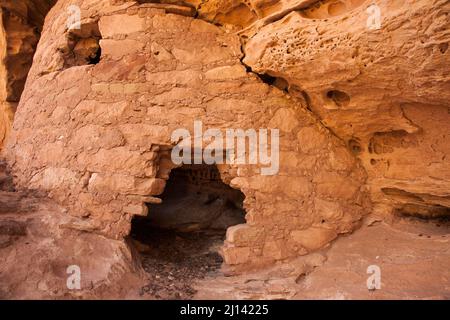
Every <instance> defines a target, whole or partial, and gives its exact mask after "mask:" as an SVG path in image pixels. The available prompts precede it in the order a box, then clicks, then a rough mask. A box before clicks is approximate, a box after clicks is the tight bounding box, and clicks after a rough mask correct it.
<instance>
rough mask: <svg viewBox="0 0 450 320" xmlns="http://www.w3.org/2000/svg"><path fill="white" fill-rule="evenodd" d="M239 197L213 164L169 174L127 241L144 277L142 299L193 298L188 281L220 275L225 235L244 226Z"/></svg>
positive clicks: (136, 218)
mask: <svg viewBox="0 0 450 320" xmlns="http://www.w3.org/2000/svg"><path fill="white" fill-rule="evenodd" d="M244 198H245V196H244V194H243V193H242V192H241V191H239V190H235V189H232V188H231V187H229V186H228V185H227V184H225V183H224V182H223V181H222V180H221V176H220V172H219V170H218V169H217V167H216V166H215V165H206V164H202V165H184V166H182V167H180V168H177V169H174V170H172V172H171V173H170V177H169V180H168V182H167V185H166V188H165V191H164V193H163V194H162V196H161V199H162V204H160V205H152V206H151V207H150V208H149V214H148V216H147V217H135V218H134V219H133V221H132V229H131V238H132V239H133V241H134V243H135V244H136V247H137V249H138V251H139V252H140V253H141V258H142V263H143V267H144V270H145V271H147V273H148V276H149V282H148V284H146V285H145V286H143V288H142V290H141V295H146V296H150V297H151V298H156V299H190V298H192V296H193V295H194V294H195V290H194V288H193V286H192V284H193V282H195V281H196V280H200V279H203V278H205V277H207V276H214V274H217V273H218V272H219V269H220V267H221V265H222V262H223V261H222V257H221V256H220V254H219V251H220V248H221V247H222V245H223V241H224V240H225V235H226V230H227V229H228V228H229V227H231V226H233V225H237V224H242V223H245V222H246V221H245V210H244V208H243V202H244Z"/></svg>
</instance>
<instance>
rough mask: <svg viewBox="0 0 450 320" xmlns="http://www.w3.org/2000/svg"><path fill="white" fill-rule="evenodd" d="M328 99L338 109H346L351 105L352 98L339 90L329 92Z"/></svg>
mask: <svg viewBox="0 0 450 320" xmlns="http://www.w3.org/2000/svg"><path fill="white" fill-rule="evenodd" d="M327 98H328V99H330V100H332V101H333V102H334V104H335V105H336V106H338V107H345V106H347V105H348V104H349V103H350V96H349V95H348V94H347V93H345V92H343V91H339V90H330V91H328V92H327Z"/></svg>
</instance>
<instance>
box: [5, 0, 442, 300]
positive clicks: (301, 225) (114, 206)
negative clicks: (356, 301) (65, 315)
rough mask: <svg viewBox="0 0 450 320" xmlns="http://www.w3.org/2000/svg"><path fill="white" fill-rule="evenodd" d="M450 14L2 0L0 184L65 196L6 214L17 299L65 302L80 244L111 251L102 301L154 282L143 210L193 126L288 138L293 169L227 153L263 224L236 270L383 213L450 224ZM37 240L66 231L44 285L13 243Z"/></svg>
mask: <svg viewBox="0 0 450 320" xmlns="http://www.w3.org/2000/svg"><path fill="white" fill-rule="evenodd" d="M71 5H75V6H77V7H79V9H80V13H81V21H80V28H79V29H77V28H69V26H68V24H67V21H68V19H70V14H71V11H70V10H69V6H71ZM449 11H450V1H448V0H419V1H413V0H399V1H388V0H379V1H377V2H376V5H375V6H374V5H373V2H372V1H364V0H324V1H315V0H226V1H220V0H204V1H200V0H186V1H181V0H180V1H177V0H161V1H146V0H140V1H126V0H70V1H69V0H58V1H50V0H48V1H44V0H41V1H32V0H27V1H22V2H20V3H11V2H10V1H1V0H0V18H1V19H0V48H1V51H0V59H1V61H2V62H1V63H0V106H1V107H0V148H2V157H4V158H5V159H6V160H5V161H6V162H5V163H4V164H0V187H1V188H3V189H4V190H8V191H9V192H12V191H16V193H14V192H13V193H8V194H6V195H5V197H12V198H11V199H15V198H14V197H19V198H21V200H20V201H19V202H18V203H22V201H25V203H28V202H26V201H28V200H27V199H30V200H29V201H31V202H32V203H36V205H38V206H40V205H42V204H49V205H50V204H51V206H52V209H51V210H49V211H48V212H47V213H45V214H44V213H43V211H45V210H42V208H41V207H39V208H40V209H32V208H28V207H25V208H24V209H23V210H22V211H32V212H33V211H36V210H37V211H38V212H39V213H36V214H31V218H29V219H28V218H25V217H26V215H22V213H21V212H22V211H20V210H19V211H20V212H19V211H17V210H16V209H14V208H16V207H17V206H13V207H12V208H13V209H14V210H13V209H11V208H10V209H8V210H6V209H5V210H4V211H5V212H7V218H8V219H3V217H2V218H1V219H0V227H1V225H2V224H5V225H6V226H7V227H5V228H6V229H7V230H10V229H11V228H9V227H8V226H9V224H15V223H18V226H19V227H18V228H12V230H16V229H17V232H13V234H5V235H2V234H0V236H1V237H3V236H5V237H3V238H2V240H1V241H2V243H3V244H4V245H1V248H0V252H1V253H2V254H3V253H4V254H5V256H7V257H8V260H7V263H5V264H4V266H3V268H4V269H3V270H4V271H3V273H1V274H0V275H1V277H3V278H2V279H3V280H4V283H5V284H6V285H5V286H4V287H0V296H1V295H2V294H3V295H5V296H6V292H8V291H9V290H12V289H11V288H15V289H14V290H15V291H14V290H12V291H11V292H14V293H12V294H11V296H21V295H23V296H24V297H39V295H40V294H41V295H42V297H50V296H64V294H65V293H64V288H63V287H58V285H56V284H55V281H56V282H57V281H59V280H55V274H56V275H57V274H58V272H61V270H62V269H61V268H62V267H61V266H62V265H64V264H66V262H68V261H66V260H64V259H62V258H61V256H62V255H67V254H69V255H70V254H71V253H73V252H79V256H77V255H76V254H74V259H75V260H77V259H79V260H83V261H85V260H86V259H90V258H91V257H92V256H93V255H94V253H95V252H98V251H102V254H103V255H104V256H101V257H96V258H94V259H93V260H94V261H92V265H90V264H89V266H88V267H86V265H84V266H85V268H88V269H89V270H90V274H91V278H92V279H94V280H92V283H93V284H92V286H91V288H90V289H86V291H83V292H84V293H86V296H89V294H91V296H94V297H101V296H102V283H104V282H106V283H108V282H111V281H115V282H119V283H122V282H121V281H125V282H124V283H126V279H127V277H126V273H129V272H130V270H132V272H135V273H136V274H135V275H136V277H134V276H133V277H132V278H133V281H134V280H136V279H137V278H139V277H142V275H141V274H139V272H140V270H141V269H140V267H139V265H138V264H136V263H137V258H135V256H134V254H132V252H133V250H134V249H133V246H130V245H128V244H127V243H126V242H125V240H126V239H127V237H128V236H129V235H130V229H131V221H132V219H133V217H135V216H145V215H147V214H151V212H152V206H155V205H157V204H158V203H160V202H161V200H160V199H159V198H158V196H160V195H161V194H162V193H163V191H164V188H165V186H166V183H167V180H168V179H169V176H170V172H171V170H172V169H174V168H176V165H174V164H173V163H172V162H171V161H170V152H171V149H172V148H173V147H174V146H175V144H176V142H174V141H171V134H172V133H173V132H174V131H175V130H177V129H180V128H186V129H188V130H190V131H193V126H194V122H195V121H201V122H202V124H203V130H204V131H206V130H207V129H216V128H217V129H220V130H222V131H223V132H225V130H226V129H243V130H248V129H256V130H258V129H261V128H267V129H278V130H279V131H280V161H279V163H280V167H279V171H278V173H277V174H276V175H269V176H267V175H262V174H261V172H262V170H263V169H264V166H263V165H262V164H258V165H244V164H236V163H235V164H220V165H218V170H219V172H220V177H221V180H222V181H223V182H224V183H225V184H227V185H229V186H231V187H233V188H235V189H238V190H240V191H241V192H242V193H243V194H244V195H245V201H244V208H245V211H246V223H245V224H240V225H237V226H233V227H230V228H229V229H228V231H227V235H226V240H225V243H224V246H223V247H222V249H221V252H222V255H223V258H224V263H225V266H226V267H227V268H228V269H227V270H229V271H233V272H248V270H250V269H254V268H261V267H270V266H272V267H273V265H275V263H286V262H289V261H293V260H295V259H297V258H298V257H299V256H304V255H308V254H309V256H311V254H312V253H313V252H315V251H317V250H320V249H322V248H324V247H327V246H328V245H329V244H330V243H331V242H332V241H334V240H335V239H337V238H338V237H339V235H342V234H349V233H351V232H353V231H355V230H356V229H358V228H359V227H360V226H361V222H362V220H363V218H364V217H365V216H369V215H372V214H374V215H376V216H378V217H379V219H384V220H386V221H391V219H392V217H393V216H398V215H404V216H418V217H421V218H437V217H439V218H442V217H444V218H445V217H448V216H449V215H450V171H449V168H450V163H449V161H450V160H449V155H450V149H449V148H450V147H449V144H448V139H449V138H450V137H449V135H450V121H449V120H450V109H449V101H450V93H449V92H450V75H449V73H448V66H449V65H450V51H449V50H448V43H449V41H450V34H449V33H448V30H449V29H450V28H449V24H450V22H449V21H450V20H449V18H448V14H449ZM44 20H45V23H44ZM25 81H26V84H25ZM13 119H14V123H13V124H12V121H13ZM272 144H273V141H270V142H268V146H269V147H271V146H272ZM11 180H12V181H11ZM19 195H20V196H19ZM8 199H9V198H8ZM24 199H25V200H24ZM31 199H32V200H31ZM0 200H1V199H0ZM14 201H15V200H14ZM8 202H9V201H8V200H5V201H0V204H1V205H2V206H6V205H5V204H6V203H8ZM147 205H148V207H149V208H148V207H147ZM0 208H1V206H0ZM0 212H1V209H0ZM33 221H37V222H36V224H33ZM49 226H51V230H47V231H45V232H43V231H42V232H43V234H42V235H41V234H39V232H40V231H39V230H41V229H45V228H46V229H48V228H50V227H49ZM6 229H5V230H6ZM61 230H63V231H61ZM386 232H389V231H386ZM30 233H31V234H32V235H33V236H34V235H36V237H37V238H36V239H41V241H49V242H52V244H51V246H50V245H49V246H50V247H49V248H48V249H45V250H47V251H48V252H49V253H48V254H47V256H46V257H44V258H42V260H39V261H40V263H41V264H42V265H46V264H48V261H60V264H61V265H58V266H59V267H55V268H54V269H52V268H50V267H49V268H50V269H42V270H41V269H39V270H38V271H36V272H37V274H36V278H35V280H33V281H34V282H33V283H36V285H37V286H38V289H39V290H41V289H42V290H41V291H42V292H41V293H40V294H39V293H36V292H39V290H38V291H35V290H34V289H33V290H30V291H29V294H27V293H26V291H27V289H26V287H21V286H19V285H18V283H20V281H21V280H20V277H23V276H24V272H26V271H20V272H17V274H13V275H11V274H10V273H11V272H13V271H12V267H11V266H12V265H13V262H14V261H15V260H20V261H25V262H24V263H23V266H24V268H25V266H27V263H31V262H26V261H27V259H28V258H27V255H23V256H20V257H19V256H15V255H16V253H15V252H16V251H15V250H16V249H15V248H19V246H21V247H20V248H26V241H24V243H22V242H21V240H20V239H23V237H29V236H30ZM367 234H368V235H367V236H368V237H371V235H370V233H367ZM21 237H22V238H21ZM42 239H45V240H42ZM64 239H66V241H65V240H64ZM27 241H28V240H27ZM338 241H339V240H338ZM355 241H358V240H357V239H356V240H355ZM393 241H396V240H395V239H394V240H393ZM447 241H448V240H447ZM72 242H75V243H76V244H77V246H76V247H72V246H71V243H72ZM402 243H403V242H402ZM405 243H406V242H405ZM91 244H92V245H91ZM42 248H47V245H45V246H43V247H42ZM105 248H107V250H106V249H105ZM24 250H25V249H24ZM43 250H44V249H43ZM108 250H109V252H110V253H108ZM25 251H26V250H25ZM44 255H45V254H44ZM307 257H308V256H307ZM312 257H314V256H312ZM445 257H447V258H448V256H445ZM61 259H62V260H61ZM101 259H103V260H101ZM444 259H445V258H444ZM75 260H74V261H71V263H75V262H76V261H75ZM80 263H81V262H80ZM84 263H86V262H84ZM336 263H340V262H336ZM135 264H136V265H135ZM277 265H278V264H277ZM319 265H321V263H320V264H319ZM319 265H318V266H317V267H319ZM60 267H61V268H60ZM133 270H134V271H133ZM136 270H137V271H136ZM440 272H444V273H445V271H442V270H440ZM38 274H45V275H46V277H47V278H45V279H47V280H48V281H47V282H45V281H44V283H41V282H39V281H38V280H37V277H38ZM56 278H57V279H59V278H63V277H62V276H60V277H59V278H58V276H57V277H56ZM91 278H89V279H91ZM443 278H444V279H445V280H444V282H445V281H447V287H446V288H448V274H446V275H444V276H443ZM136 281H137V280H136ZM8 286H9V287H8ZM130 286H131V285H130ZM50 287H51V288H58V289H55V290H56V291H55V292H53V293H52V294H48V292H49V290H50ZM89 290H91V291H89ZM105 290H106V289H105ZM130 290H131V287H130ZM106 291H107V290H106ZM106 291H105V292H106ZM126 291H127V290H123V291H121V290H115V291H114V290H112V291H108V292H109V294H111V295H115V296H121V297H125V296H127V295H129V294H130V293H129V292H126ZM84 293H81V294H80V295H83V294H84ZM444 293H445V292H444ZM344 296H345V295H344ZM430 296H433V295H430ZM436 296H439V297H441V298H442V297H443V296H444V297H445V294H442V292H441V291H439V293H437V294H436ZM292 297H296V295H295V294H293V295H292V296H290V298H292ZM299 297H300V296H297V298H299ZM336 297H337V296H336ZM348 297H356V296H352V295H351V294H349V295H348ZM359 297H360V296H359Z"/></svg>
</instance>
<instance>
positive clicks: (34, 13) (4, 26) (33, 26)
mask: <svg viewBox="0 0 450 320" xmlns="http://www.w3.org/2000/svg"><path fill="white" fill-rule="evenodd" d="M55 2H56V0H38V1H32V0H22V1H8V0H2V1H0V45H1V46H0V47H1V52H0V61H1V62H0V75H1V80H0V149H1V148H2V146H3V144H4V140H5V138H6V136H7V134H8V132H9V130H10V128H11V125H12V120H13V117H14V112H15V109H16V107H17V104H18V102H19V99H20V95H21V94H22V91H23V87H24V85H25V81H26V78H27V75H28V71H29V70H30V68H31V64H32V61H33V55H34V52H35V50H36V46H37V43H38V41H39V36H40V32H41V30H42V25H43V24H44V18H45V16H46V14H47V12H48V11H49V10H50V8H51V6H52V5H53V4H54V3H55Z"/></svg>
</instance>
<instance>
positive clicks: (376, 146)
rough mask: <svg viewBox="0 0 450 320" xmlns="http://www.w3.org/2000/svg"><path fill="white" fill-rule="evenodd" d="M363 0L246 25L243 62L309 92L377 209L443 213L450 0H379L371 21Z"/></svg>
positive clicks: (445, 209)
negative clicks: (355, 162) (360, 170)
mask: <svg viewBox="0 0 450 320" xmlns="http://www.w3.org/2000/svg"><path fill="white" fill-rule="evenodd" d="M363 2H364V1H324V2H323V3H321V4H318V5H315V6H312V7H311V8H308V9H305V10H300V11H294V12H292V13H290V14H289V15H287V16H285V17H284V18H283V19H281V20H279V21H276V22H273V23H271V24H269V25H266V26H264V27H261V28H258V29H255V28H249V29H248V30H245V31H244V32H243V33H244V34H245V35H246V36H248V38H249V40H248V41H247V42H246V44H245V47H244V48H245V54H246V56H245V59H244V63H246V64H247V65H249V66H250V67H251V68H252V69H253V70H254V71H255V72H258V73H267V74H270V75H272V76H274V77H280V78H283V79H284V80H285V81H286V82H287V83H288V86H289V87H288V90H289V91H290V92H292V94H296V93H297V94H298V93H302V95H306V96H307V97H308V100H309V108H310V109H311V110H312V111H313V113H314V114H316V115H318V116H319V117H320V119H321V121H322V123H323V124H324V125H325V126H326V127H327V128H329V129H330V130H332V131H333V132H334V133H335V134H336V135H337V136H338V137H340V138H341V139H343V140H344V141H346V142H347V144H348V146H349V148H350V149H351V150H352V152H353V153H354V154H355V155H356V156H357V157H358V158H360V159H361V161H362V164H363V165H364V167H365V168H366V170H367V173H368V175H369V182H368V184H369V186H370V188H371V191H372V198H373V200H374V202H375V203H376V207H375V209H374V210H375V211H376V212H380V213H385V214H386V213H391V212H392V209H393V208H394V210H396V211H398V212H404V213H407V214H414V213H418V214H421V215H425V216H430V215H431V216H435V215H448V213H449V199H450V198H449V196H450V193H449V190H450V188H449V183H450V173H449V171H448V168H449V167H450V163H449V159H448V156H446V155H447V154H448V152H449V144H448V138H449V132H450V131H449V129H450V127H449V124H450V121H449V120H450V114H449V110H448V102H449V101H450V96H449V92H450V91H449V89H450V76H449V74H448V71H447V69H448V65H449V64H450V56H449V52H448V50H447V49H448V43H449V41H450V38H449V35H448V34H447V32H446V31H445V30H448V29H449V27H450V21H449V19H448V14H449V11H450V3H449V1H406V0H405V1H377V6H378V7H377V9H376V10H379V13H380V26H379V29H378V28H371V25H370V24H371V23H373V22H374V21H372V20H371V19H372V17H371V15H373V14H374V12H376V11H373V10H370V7H369V9H368V5H370V4H371V3H370V2H367V1H366V2H364V3H365V5H362V3H363ZM338 4H339V5H338ZM332 6H333V7H332ZM333 8H334V9H333ZM338 8H339V10H338Z"/></svg>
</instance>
